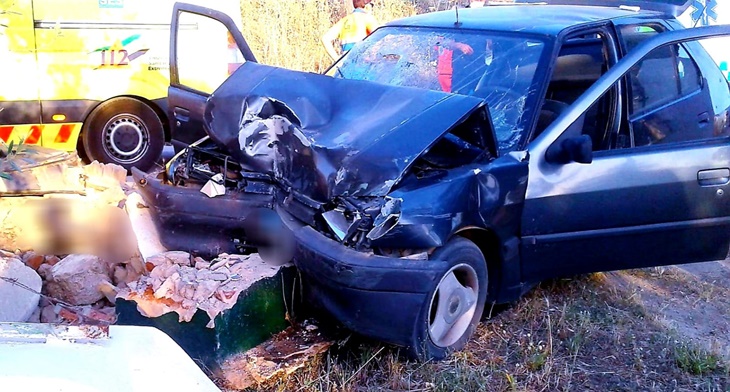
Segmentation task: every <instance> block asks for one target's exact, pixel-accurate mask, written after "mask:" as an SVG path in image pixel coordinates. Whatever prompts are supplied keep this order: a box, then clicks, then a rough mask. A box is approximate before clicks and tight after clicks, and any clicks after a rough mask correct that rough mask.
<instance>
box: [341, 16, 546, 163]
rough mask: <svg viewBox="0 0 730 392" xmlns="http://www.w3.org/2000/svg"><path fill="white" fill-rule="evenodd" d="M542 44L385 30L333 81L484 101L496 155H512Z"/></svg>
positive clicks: (349, 58)
mask: <svg viewBox="0 0 730 392" xmlns="http://www.w3.org/2000/svg"><path fill="white" fill-rule="evenodd" d="M544 47H545V44H544V42H542V41H540V40H538V39H536V38H532V37H530V36H522V35H516V34H506V33H495V32H489V31H469V30H434V29H424V28H410V27H384V28H381V29H379V30H377V31H375V32H374V33H373V34H372V35H371V36H370V37H368V38H367V39H366V40H365V41H363V42H361V43H359V44H358V45H355V47H354V48H353V49H352V50H351V51H350V52H349V53H347V54H346V55H345V56H344V57H343V58H342V59H340V60H339V61H338V62H337V63H336V64H335V65H334V66H333V67H332V68H331V69H330V70H329V71H328V72H327V74H328V75H330V76H333V77H336V78H344V79H357V80H368V81H372V82H377V83H383V84H389V85H395V86H405V87H417V88H424V89H430V90H438V91H444V92H449V93H456V94H464V95H472V96H477V97H481V98H484V99H485V100H486V101H487V104H488V106H489V111H490V114H491V116H492V122H493V123H494V129H495V131H496V133H497V135H496V136H497V140H498V142H499V149H500V150H501V151H509V150H511V149H513V148H514V147H515V146H516V145H517V143H518V142H519V140H520V138H521V137H522V135H523V133H524V132H523V131H524V129H525V128H526V127H527V126H528V125H529V120H530V118H531V115H532V113H528V112H527V110H526V108H529V107H531V105H532V103H531V99H534V97H533V95H534V93H535V90H536V89H535V79H536V70H537V69H538V67H537V63H538V61H539V59H540V57H541V55H542V53H543V49H544Z"/></svg>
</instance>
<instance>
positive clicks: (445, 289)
mask: <svg viewBox="0 0 730 392" xmlns="http://www.w3.org/2000/svg"><path fill="white" fill-rule="evenodd" d="M430 259H432V260H441V261H445V262H447V263H448V265H449V268H448V269H447V270H446V272H445V273H444V274H442V275H441V277H440V279H439V280H438V282H437V283H436V285H435V286H434V288H433V290H432V291H431V294H430V295H429V296H428V297H427V300H426V303H425V304H424V306H423V308H422V310H421V314H420V316H419V319H418V320H417V321H416V325H415V330H414V334H413V337H414V339H413V344H412V345H411V347H410V354H411V356H413V357H415V358H418V359H421V360H429V359H443V358H444V357H446V356H447V355H449V353H451V352H454V351H458V350H461V349H462V348H464V346H465V345H466V343H467V341H469V338H471V336H472V335H473V334H474V331H475V330H476V327H477V325H479V321H480V320H481V317H482V313H483V311H484V304H485V301H486V298H487V282H488V279H487V264H486V262H485V260H484V255H482V252H481V251H480V250H479V248H478V247H477V246H476V245H475V244H474V243H473V242H471V241H469V240H468V239H466V238H461V237H458V238H454V239H452V240H450V241H449V242H448V243H447V244H446V245H444V246H443V247H441V248H439V249H437V250H436V251H435V252H434V253H433V254H432V255H431V257H430Z"/></svg>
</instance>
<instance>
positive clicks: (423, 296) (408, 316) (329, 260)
mask: <svg viewBox="0 0 730 392" xmlns="http://www.w3.org/2000/svg"><path fill="white" fill-rule="evenodd" d="M278 212H279V215H280V216H281V219H282V222H283V224H284V226H285V227H286V228H287V229H288V230H289V231H290V232H291V234H292V236H293V238H294V244H295V248H294V259H293V261H294V264H295V265H296V266H297V268H299V270H300V271H301V272H302V274H303V275H304V277H305V278H306V280H307V282H308V283H309V285H308V286H309V288H310V291H311V296H312V300H314V301H316V303H317V305H319V306H321V307H322V308H324V310H326V311H327V312H328V313H330V314H331V315H332V316H334V317H335V318H336V319H338V320H339V321H340V322H341V323H342V324H344V325H345V327H347V328H348V329H350V330H352V331H355V332H357V333H359V334H362V335H364V336H368V337H371V338H375V339H378V340H382V341H385V342H388V343H392V344H396V345H400V346H408V345H410V344H411V342H413V341H414V336H413V334H414V331H415V330H416V328H415V327H416V326H415V323H416V320H418V318H419V317H418V315H419V313H420V312H424V311H425V309H424V307H425V306H428V303H429V298H430V296H431V295H432V290H433V288H434V287H436V284H437V283H438V279H440V277H441V276H443V274H444V273H446V271H447V270H448V265H447V263H445V262H442V261H433V260H410V259H402V258H393V257H384V256H377V255H374V254H367V253H362V252H359V251H356V250H353V249H351V248H348V247H345V246H343V245H342V244H340V243H338V242H336V241H334V240H331V239H329V238H327V237H326V236H324V235H323V234H321V233H319V232H317V231H316V230H314V229H313V228H312V227H310V226H307V225H305V224H303V223H302V222H301V221H299V220H297V219H296V218H294V217H292V216H291V215H289V214H288V213H287V212H285V211H282V209H278Z"/></svg>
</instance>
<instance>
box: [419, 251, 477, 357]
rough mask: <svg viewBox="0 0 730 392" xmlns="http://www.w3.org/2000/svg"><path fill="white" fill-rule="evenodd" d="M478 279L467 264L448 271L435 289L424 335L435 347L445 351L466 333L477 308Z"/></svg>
mask: <svg viewBox="0 0 730 392" xmlns="http://www.w3.org/2000/svg"><path fill="white" fill-rule="evenodd" d="M478 295H479V279H478V278H477V273H476V271H475V270H474V268H472V267H471V266H470V265H468V264H459V265H456V266H454V267H452V268H451V269H450V270H449V271H448V272H447V273H446V274H444V276H443V277H442V278H441V281H440V282H439V284H438V285H437V286H436V290H435V291H434V294H433V296H432V297H431V303H430V307H429V320H428V334H429V337H430V338H431V341H432V342H433V343H434V344H435V345H436V346H439V347H449V346H451V345H453V344H454V343H456V342H457V341H458V340H459V339H460V338H461V337H462V336H464V334H465V333H466V332H467V331H468V329H469V326H470V325H471V321H472V318H473V317H474V313H475V312H476V308H477V297H478Z"/></svg>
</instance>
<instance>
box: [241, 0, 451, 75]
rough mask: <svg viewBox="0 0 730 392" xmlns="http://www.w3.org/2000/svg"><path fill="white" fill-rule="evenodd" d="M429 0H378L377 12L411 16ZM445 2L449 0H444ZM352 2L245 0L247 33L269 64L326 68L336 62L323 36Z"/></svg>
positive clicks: (383, 19)
mask: <svg viewBox="0 0 730 392" xmlns="http://www.w3.org/2000/svg"><path fill="white" fill-rule="evenodd" d="M430 3H431V2H429V1H420V2H418V4H417V3H416V2H414V1H412V0H387V1H386V0H375V1H374V2H373V14H374V15H375V17H376V18H377V19H378V21H379V22H380V23H385V22H387V21H391V20H394V19H398V18H402V17H405V16H410V15H413V14H415V13H416V12H418V10H425V9H428V8H429V7H436V6H439V5H438V4H436V3H439V2H438V1H435V2H434V5H433V6H431V5H429V4H430ZM442 3H444V6H445V4H446V3H447V1H445V0H444V1H442ZM348 5H349V9H352V3H351V2H349V1H347V0H339V1H337V0H296V1H295V0H241V12H242V15H243V31H242V32H243V35H244V37H246V40H247V41H248V43H249V45H250V46H251V50H253V52H254V54H255V55H256V57H257V59H258V60H259V61H260V62H262V63H265V64H270V65H277V66H281V67H286V68H291V69H298V70H303V71H310V72H322V71H323V70H324V69H326V68H327V67H328V66H329V65H330V64H331V62H332V60H331V59H330V58H329V56H327V53H326V52H325V51H324V48H323V47H322V44H321V42H320V38H321V37H322V34H324V32H325V31H326V30H327V29H328V28H329V27H330V26H331V25H332V24H333V23H334V22H336V21H337V20H339V18H341V17H343V16H344V15H345V14H346V13H347V11H348Z"/></svg>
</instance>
